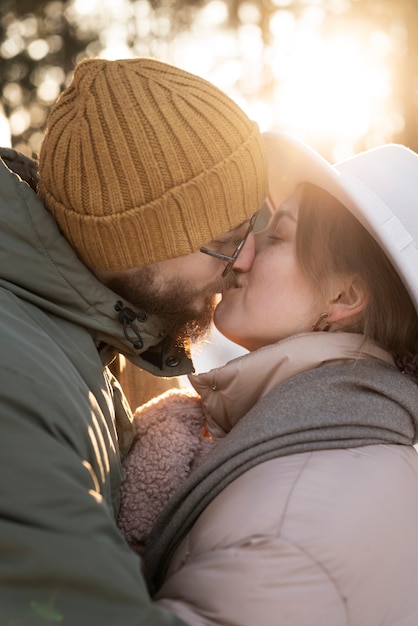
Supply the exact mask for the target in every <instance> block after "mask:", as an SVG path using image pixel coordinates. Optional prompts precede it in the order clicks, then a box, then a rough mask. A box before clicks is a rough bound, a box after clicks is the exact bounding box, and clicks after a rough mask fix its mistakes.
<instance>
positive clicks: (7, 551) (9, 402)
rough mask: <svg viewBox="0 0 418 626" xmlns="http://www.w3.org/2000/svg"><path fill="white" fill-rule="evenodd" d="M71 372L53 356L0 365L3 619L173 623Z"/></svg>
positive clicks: (87, 625) (101, 433)
mask: <svg viewBox="0 0 418 626" xmlns="http://www.w3.org/2000/svg"><path fill="white" fill-rule="evenodd" d="M35 340H36V338H35V337H33V341H35ZM32 352H35V348H34V347H33V346H32ZM48 358H51V355H48V354H47V355H45V356H44V361H48ZM49 366H51V367H49ZM46 373H48V374H46ZM71 377H72V373H71V370H70V369H68V370H66V371H65V375H64V372H62V371H60V370H59V368H57V367H55V369H53V368H52V363H48V364H47V365H46V366H45V368H44V367H43V366H42V365H41V364H40V363H39V364H38V366H37V367H34V368H27V369H25V371H24V372H21V371H17V370H16V369H15V368H14V366H13V363H11V362H2V364H1V366H0V388H1V394H0V398H1V404H0V416H1V417H0V420H1V437H0V455H1V459H2V472H1V473H0V543H1V559H0V607H1V609H0V623H1V624H2V625H3V624H4V625H6V624H7V625H9V624H10V625H11V624H16V625H17V624H22V625H23V624H28V625H29V626H42V625H44V624H53V623H61V622H62V623H65V624H68V626H93V625H96V624H97V625H99V624H100V626H116V625H117V626H142V625H144V624H147V626H148V625H150V626H179V625H181V622H180V620H179V619H177V618H176V617H175V616H174V615H173V614H171V613H169V612H168V611H166V610H165V609H164V608H163V607H161V606H158V605H156V604H155V603H153V602H152V601H151V599H150V597H149V594H148V592H147V590H146V587H145V583H144V581H143V578H142V576H141V573H140V561H139V559H138V557H137V556H136V555H135V554H134V553H133V552H132V551H131V550H130V549H129V548H128V546H127V545H126V542H125V541H124V539H123V537H122V535H121V534H120V532H119V531H118V529H117V526H116V523H115V519H114V517H113V511H112V507H111V506H109V501H110V498H107V497H105V496H106V493H105V489H106V488H105V485H106V484H107V483H108V482H109V480H108V477H109V470H110V468H109V466H106V462H105V461H106V458H108V456H109V455H106V454H105V450H106V449H108V450H111V449H112V442H109V441H106V439H105V430H103V429H100V428H99V427H97V428H95V425H96V422H97V420H96V417H95V415H94V403H93V402H92V399H91V398H90V399H88V398H87V396H88V394H86V393H85V390H84V389H82V388H79V389H78V393H75V389H76V387H75V386H74V385H73V384H72V383H74V380H71ZM85 396H86V399H85V406H84V411H83V414H84V415H85V416H86V417H88V416H90V418H91V421H90V427H89V428H87V427H86V428H83V427H82V422H81V419H80V418H79V416H80V411H81V409H82V408H83V407H82V406H81V402H82V401H81V399H80V398H84V397H85ZM83 401H84V400H83ZM99 414H100V412H99V411H97V414H96V416H97V415H99ZM92 449H93V450H94V449H95V452H96V454H95V455H94V457H95V459H96V461H94V460H93V456H92V454H91V453H90V452H89V450H92Z"/></svg>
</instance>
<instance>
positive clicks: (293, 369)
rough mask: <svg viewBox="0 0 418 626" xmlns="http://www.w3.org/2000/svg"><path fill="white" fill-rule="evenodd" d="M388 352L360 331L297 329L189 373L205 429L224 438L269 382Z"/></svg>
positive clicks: (387, 359)
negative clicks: (214, 365)
mask: <svg viewBox="0 0 418 626" xmlns="http://www.w3.org/2000/svg"><path fill="white" fill-rule="evenodd" d="M364 358H372V359H380V360H382V361H385V362H386V363H389V364H390V365H393V366H395V363H394V360H393V358H392V356H391V355H390V354H389V353H388V352H386V350H384V349H383V348H381V347H380V346H378V345H377V344H376V343H375V342H373V341H371V340H368V339H366V338H365V337H364V335H359V334H355V333H345V332H335V333H316V332H312V333H301V334H300V335H294V336H292V337H288V338H287V339H283V340H282V341H279V342H278V343H275V344H272V345H269V346H265V347H264V348H259V349H258V350H255V351H254V352H250V353H248V354H244V355H243V356H240V357H238V358H236V359H233V360H232V361H229V363H227V364H226V365H223V366H221V367H217V368H214V369H212V370H210V371H209V372H204V373H202V374H196V375H192V376H189V380H190V383H191V384H192V386H193V387H194V388H195V389H196V391H197V392H198V393H199V394H200V395H201V397H202V403H203V409H204V412H205V416H206V419H207V422H208V429H209V432H210V434H211V435H212V436H213V437H215V438H219V437H223V436H224V435H225V434H226V433H228V432H229V431H230V430H231V429H232V428H233V427H234V426H235V424H236V423H237V422H238V421H239V420H240V419H241V417H243V416H244V415H245V414H246V413H247V412H248V411H249V410H250V409H251V408H252V407H253V406H254V405H255V404H256V403H257V402H258V401H259V400H260V399H261V398H262V397H263V396H265V395H266V393H268V392H269V391H270V390H271V389H273V387H276V386H277V385H278V384H280V383H282V382H283V381H285V380H287V379H288V378H290V377H292V376H296V374H300V373H301V372H304V371H306V370H308V369H312V368H315V367H319V366H321V365H324V364H326V363H335V362H337V361H345V360H350V359H351V360H356V359H364Z"/></svg>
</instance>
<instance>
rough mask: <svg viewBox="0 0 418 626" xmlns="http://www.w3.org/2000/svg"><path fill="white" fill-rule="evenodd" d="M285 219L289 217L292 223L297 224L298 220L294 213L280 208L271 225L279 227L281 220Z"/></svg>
mask: <svg viewBox="0 0 418 626" xmlns="http://www.w3.org/2000/svg"><path fill="white" fill-rule="evenodd" d="M284 217H288V218H289V219H290V220H292V222H295V223H296V222H297V219H296V218H295V216H294V215H293V213H292V211H289V210H288V209H284V208H283V209H282V208H278V209H277V210H276V211H275V213H274V214H273V217H272V218H271V222H270V224H271V225H272V226H277V224H278V223H279V222H280V220H281V219H283V218H284Z"/></svg>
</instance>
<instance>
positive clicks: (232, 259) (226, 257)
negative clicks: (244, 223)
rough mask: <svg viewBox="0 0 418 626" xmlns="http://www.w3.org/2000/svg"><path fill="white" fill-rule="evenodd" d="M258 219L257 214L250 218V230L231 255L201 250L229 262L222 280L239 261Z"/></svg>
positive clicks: (203, 248)
mask: <svg viewBox="0 0 418 626" xmlns="http://www.w3.org/2000/svg"><path fill="white" fill-rule="evenodd" d="M256 219H257V213H254V215H252V216H251V217H250V221H249V224H248V228H247V230H246V232H245V235H244V237H243V238H242V239H240V240H239V242H238V245H237V247H236V248H235V250H234V251H233V253H232V254H230V255H229V254H224V253H223V252H217V251H216V250H210V249H209V248H205V247H202V248H200V252H203V253H204V254H209V256H213V257H215V259H220V260H221V261H228V264H227V265H226V267H225V269H224V271H223V272H222V278H225V276H226V275H227V274H229V272H230V271H231V270H232V267H233V265H234V263H235V261H236V260H237V258H238V255H239V253H240V252H241V250H242V249H243V247H244V245H245V242H246V241H247V239H248V237H249V235H250V233H251V232H252V230H253V228H254V224H255V221H256Z"/></svg>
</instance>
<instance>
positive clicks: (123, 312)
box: [115, 300, 148, 350]
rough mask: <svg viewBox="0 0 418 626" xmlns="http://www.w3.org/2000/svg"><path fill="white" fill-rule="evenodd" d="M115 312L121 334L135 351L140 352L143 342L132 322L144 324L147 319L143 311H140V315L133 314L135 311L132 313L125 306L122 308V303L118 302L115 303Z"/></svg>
mask: <svg viewBox="0 0 418 626" xmlns="http://www.w3.org/2000/svg"><path fill="white" fill-rule="evenodd" d="M115 310H116V311H118V319H119V322H120V323H121V324H122V327H123V334H124V335H125V337H126V339H127V340H128V341H129V342H130V343H131V344H132V345H133V347H134V348H136V350H140V349H141V348H142V347H143V345H144V341H143V339H142V337H141V334H140V333H139V331H138V330H137V329H136V328H135V327H134V326H133V325H132V322H133V321H135V320H138V321H140V322H146V321H147V319H148V316H147V314H146V313H144V312H143V311H141V312H140V313H135V311H132V309H130V308H128V307H126V306H125V307H124V306H123V303H122V302H121V301H120V300H118V301H117V302H116V304H115ZM129 333H131V334H132V333H133V334H134V335H135V337H132V336H130V334H129Z"/></svg>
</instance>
